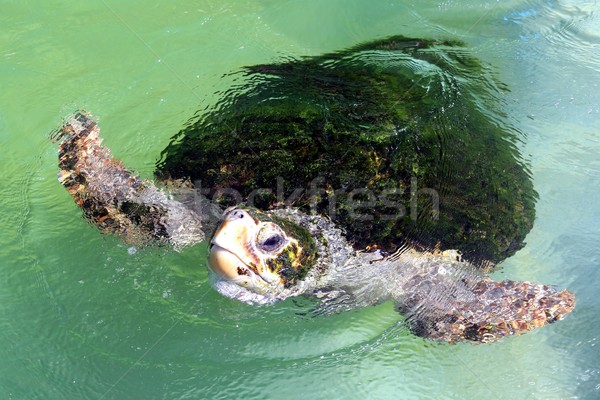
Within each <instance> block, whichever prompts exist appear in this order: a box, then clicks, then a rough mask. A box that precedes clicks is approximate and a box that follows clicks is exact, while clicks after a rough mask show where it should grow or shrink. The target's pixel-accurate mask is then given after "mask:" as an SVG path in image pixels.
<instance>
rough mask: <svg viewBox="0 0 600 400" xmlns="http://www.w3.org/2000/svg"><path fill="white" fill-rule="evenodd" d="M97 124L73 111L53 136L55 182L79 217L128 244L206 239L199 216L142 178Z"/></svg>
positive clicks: (182, 243)
mask: <svg viewBox="0 0 600 400" xmlns="http://www.w3.org/2000/svg"><path fill="white" fill-rule="evenodd" d="M99 133H100V128H99V127H98V125H97V124H96V122H94V121H93V120H92V119H91V118H90V115H89V114H87V113H83V112H80V113H77V114H76V115H75V116H73V117H72V118H70V119H68V120H67V121H66V123H65V124H64V125H63V127H62V128H61V129H60V130H59V131H58V132H56V133H55V134H53V135H52V136H51V139H53V140H54V141H55V142H59V141H60V145H59V147H58V157H59V159H58V165H59V167H60V175H59V181H60V183H62V185H63V186H64V187H65V188H66V189H67V191H68V192H69V194H71V196H73V199H74V200H75V203H77V205H79V206H80V207H81V208H82V210H83V215H84V216H85V218H86V219H88V220H89V221H90V222H91V223H92V224H94V225H96V226H97V227H98V228H99V229H100V230H101V231H102V232H105V233H110V234H114V235H118V236H121V237H122V238H123V240H124V241H125V242H126V243H130V244H135V245H143V244H170V245H172V246H174V247H175V248H176V249H179V248H181V247H183V246H186V245H190V244H195V243H198V242H200V241H202V240H204V238H205V233H204V231H203V227H202V220H201V218H200V216H199V215H198V214H197V213H195V212H194V211H192V210H190V209H189V208H187V207H186V206H184V205H183V204H182V203H180V202H178V201H176V200H173V199H171V198H170V197H169V196H168V195H167V194H166V193H164V192H163V191H161V190H159V189H158V188H157V187H156V186H154V184H153V183H152V182H150V181H147V180H142V179H140V178H139V177H138V176H136V175H134V174H132V173H131V172H130V171H128V170H127V169H126V168H125V167H124V166H123V164H122V163H121V162H120V161H117V160H115V159H114V158H113V157H112V155H111V154H110V150H109V149H108V148H107V147H105V146H103V145H102V139H101V138H100V137H99V136H98V134H99Z"/></svg>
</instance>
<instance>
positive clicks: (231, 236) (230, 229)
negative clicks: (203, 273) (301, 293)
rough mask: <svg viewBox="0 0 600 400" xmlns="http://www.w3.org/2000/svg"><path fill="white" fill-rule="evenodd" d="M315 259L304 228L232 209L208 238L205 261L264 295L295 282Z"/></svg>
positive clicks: (315, 255)
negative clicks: (209, 243)
mask: <svg viewBox="0 0 600 400" xmlns="http://www.w3.org/2000/svg"><path fill="white" fill-rule="evenodd" d="M316 260H317V247H316V244H315V241H314V239H313V238H312V236H311V234H310V232H309V231H308V230H307V229H305V228H303V227H301V226H300V225H298V224H296V223H294V222H292V221H290V220H288V219H285V218H281V217H278V216H275V215H272V214H269V213H266V212H262V211H258V210H256V209H250V208H247V209H243V208H234V209H230V210H228V211H227V212H226V213H225V214H224V215H223V221H222V222H221V225H220V226H219V227H218V228H217V230H216V232H215V234H214V236H213V238H212V240H211V245H210V255H209V260H208V264H209V267H210V269H211V270H212V271H214V272H215V273H217V274H218V275H220V276H221V277H222V278H223V279H226V280H229V281H232V282H234V283H236V284H238V285H240V286H243V287H246V288H248V289H250V290H252V291H254V292H257V293H261V294H267V293H278V292H280V291H281V290H283V289H285V288H289V287H292V286H294V285H295V284H296V283H297V282H298V281H300V280H302V279H303V278H304V277H305V276H306V274H307V273H308V271H309V270H310V269H311V268H312V267H313V266H314V265H315V264H316Z"/></svg>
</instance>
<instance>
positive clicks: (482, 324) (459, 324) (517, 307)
mask: <svg viewBox="0 0 600 400" xmlns="http://www.w3.org/2000/svg"><path fill="white" fill-rule="evenodd" d="M434 264H435V263H434ZM405 289H406V291H405V292H404V293H405V294H404V295H403V296H401V298H399V299H396V304H397V307H398V309H399V311H400V312H402V313H403V314H405V315H406V316H407V321H408V324H409V326H410V328H411V330H412V331H413V332H414V333H415V334H417V335H419V336H423V337H426V338H429V339H434V340H439V341H446V342H451V343H455V342H459V341H473V342H482V343H486V342H494V341H497V340H499V339H500V338H502V337H504V336H509V335H517V334H521V333H525V332H528V331H530V330H532V329H534V328H539V327H542V326H544V325H546V324H549V323H552V322H555V321H559V320H561V319H563V318H564V317H565V316H566V315H567V314H569V313H570V312H571V311H572V310H573V308H574V307H575V296H574V295H573V293H571V292H569V291H567V290H562V291H559V290H557V289H555V288H552V287H550V286H548V285H542V284H535V283H530V282H515V281H502V282H496V281H493V280H492V279H490V278H487V277H482V276H480V275H478V274H477V273H476V272H466V271H464V270H463V271H461V269H460V268H458V269H453V268H452V267H451V268H448V265H446V266H442V267H441V268H437V266H434V267H433V268H432V270H431V271H429V272H427V273H421V274H416V275H415V276H413V277H412V279H410V280H409V281H408V282H407V283H406V284H405Z"/></svg>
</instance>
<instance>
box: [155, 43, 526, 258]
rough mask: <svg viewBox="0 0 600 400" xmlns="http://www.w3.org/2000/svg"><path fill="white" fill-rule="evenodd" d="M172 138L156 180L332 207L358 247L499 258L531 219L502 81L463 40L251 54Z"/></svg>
mask: <svg viewBox="0 0 600 400" xmlns="http://www.w3.org/2000/svg"><path fill="white" fill-rule="evenodd" d="M239 74H241V76H242V78H243V79H241V80H242V82H243V83H242V84H239V85H237V86H235V87H234V88H232V90H230V91H228V92H227V94H226V95H225V96H224V97H223V99H222V101H220V102H219V103H218V105H217V106H215V107H214V108H213V109H211V110H209V111H207V112H205V113H204V114H203V115H201V116H200V117H199V118H197V119H195V120H192V121H190V123H189V124H188V125H187V127H186V128H185V129H183V130H182V131H180V132H179V133H178V134H177V135H175V137H174V138H173V140H172V141H171V143H170V144H169V145H168V147H167V148H166V149H165V150H164V152H163V154H162V158H161V160H160V161H159V162H158V164H157V177H158V178H160V179H182V178H183V179H190V180H191V181H192V182H194V184H195V185H196V187H202V188H204V189H206V190H207V193H208V195H209V197H212V198H214V199H215V200H217V201H219V202H221V203H222V204H223V205H231V203H237V202H239V201H240V200H243V201H245V202H247V203H250V205H252V206H255V207H258V208H260V209H269V208H273V207H280V206H296V207H300V208H303V209H304V210H305V211H310V212H316V213H320V214H327V215H329V216H330V217H331V219H332V220H333V221H335V222H336V223H337V224H338V226H340V227H341V228H343V229H344V230H345V232H346V236H347V238H349V239H350V240H351V241H352V242H353V243H354V245H355V247H356V248H369V247H378V248H381V249H383V250H387V251H392V250H393V249H395V248H398V247H400V246H403V245H406V244H410V245H412V246H418V247H422V248H427V249H433V248H439V249H441V250H444V249H459V250H460V251H461V252H462V253H463V256H464V257H466V258H467V259H470V260H471V261H473V262H476V263H477V262H482V265H483V262H493V263H497V262H499V261H501V260H502V259H504V258H506V257H508V256H510V255H512V254H513V253H514V252H516V251H517V250H518V249H520V248H521V247H522V246H523V244H524V242H523V240H524V238H525V235H526V234H527V233H528V232H529V230H530V229H531V227H532V224H533V220H534V217H535V210H534V206H535V201H536V198H537V194H536V192H535V191H534V188H533V184H532V181H531V177H530V174H529V172H528V170H527V166H526V164H525V163H524V161H523V158H522V157H521V155H520V154H519V151H518V150H517V147H516V145H515V144H516V143H518V141H519V140H521V139H522V133H521V132H519V131H518V130H516V129H514V128H512V127H510V125H508V124H507V122H506V120H507V118H506V117H504V116H502V114H501V113H500V112H498V111H497V105H498V103H499V102H500V101H501V99H502V96H503V93H504V92H503V90H504V89H500V88H501V87H502V86H501V85H499V84H498V83H497V82H496V80H495V79H494V78H493V77H492V73H491V72H490V69H489V68H485V67H483V66H482V65H481V64H480V63H479V62H478V61H477V60H475V59H474V58H473V57H471V56H470V55H469V54H468V52H467V51H466V49H465V47H464V46H463V45H462V44H461V43H459V42H455V41H434V40H423V39H414V38H406V37H392V38H388V39H384V40H380V41H376V42H371V43H366V44H362V45H359V46H356V47H353V48H351V49H348V50H344V51H340V52H336V53H331V54H325V55H322V56H317V57H308V58H304V59H300V60H292V61H285V62H281V63H274V64H268V65H256V66H252V67H247V68H244V69H243V71H241V72H240V73H239Z"/></svg>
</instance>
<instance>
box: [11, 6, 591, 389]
mask: <svg viewBox="0 0 600 400" xmlns="http://www.w3.org/2000/svg"><path fill="white" fill-rule="evenodd" d="M0 10H1V11H2V12H0V26H1V27H2V28H0V82H1V87H2V95H1V96H0V151H1V153H0V154H1V156H0V157H1V160H2V171H3V173H2V174H1V175H0V207H1V209H0V211H1V212H0V230H1V232H2V234H1V235H0V245H1V246H0V249H1V250H0V252H1V257H0V259H1V260H2V262H1V264H0V277H1V278H0V279H1V280H0V343H2V346H1V350H0V396H1V397H2V398H14V399H38V398H39V399H42V398H43V399H81V398H90V399H138V398H148V399H155V398H157V399H160V398H165V399H183V398H192V399H196V398H215V399H217V398H222V399H232V398H248V399H254V398H255V399H264V398H290V399H294V398H298V399H299V398H331V399H338V398H339V399H341V398H344V399H350V398H356V399H363V398H378V399H388V398H422V399H430V398H443V399H480V398H491V399H505V398H507V399H510V398H528V399H594V398H598V397H600V351H599V349H598V347H599V346H597V343H598V341H599V339H598V337H599V332H598V329H599V327H600V300H598V296H597V289H596V287H597V285H598V282H600V272H599V268H598V267H599V265H600V251H599V250H598V249H599V248H600V243H599V242H600V228H599V226H600V224H599V222H600V205H599V204H598V202H597V200H596V199H597V198H598V195H599V194H600V161H599V159H598V154H600V90H599V89H600V88H599V87H598V86H599V85H600V17H599V12H600V3H599V2H597V1H575V0H572V1H532V0H529V1H502V2H499V1H483V2H481V1H480V2H470V1H443V2H442V1H422V2H418V4H415V2H402V1H371V2H366V1H358V0H356V1H343V0H331V1H327V2H324V1H317V0H311V1H309V0H302V1H267V0H263V1H241V0H236V1H229V2H221V1H180V2H176V3H172V2H154V3H151V4H150V3H147V2H142V1H139V0H136V1H130V2H127V3H126V4H125V3H120V2H116V1H108V0H106V1H100V2H95V3H94V4H91V3H90V4H84V3H79V2H75V1H72V0H70V1H65V2H55V1H52V2H11V1H2V2H0ZM395 34H404V35H408V36H423V37H431V38H450V39H459V40H462V41H464V42H465V43H466V44H467V46H468V47H469V48H470V49H471V51H472V52H473V54H474V55H475V56H476V57H478V58H479V59H480V60H482V62H484V63H485V64H487V65H490V66H492V67H493V68H494V69H495V70H496V74H497V76H498V78H499V79H500V80H501V81H502V82H504V83H505V84H506V85H507V87H508V88H509V89H510V93H509V95H508V96H507V101H506V104H503V107H504V109H505V111H506V113H507V115H508V117H507V118H509V119H510V121H511V122H512V123H513V124H514V126H515V127H516V128H517V129H519V130H521V131H523V132H525V133H526V137H525V139H524V140H523V141H522V142H521V143H519V144H518V146H519V148H520V149H521V151H522V152H523V154H524V155H526V157H527V158H528V159H529V161H530V166H531V171H532V174H533V178H534V184H535V188H536V190H537V191H538V192H539V194H540V200H539V201H538V204H537V218H536V222H535V226H534V228H533V230H532V231H531V233H530V234H529V235H528V237H527V246H526V247H525V248H524V249H522V250H521V251H519V252H518V253H517V254H516V255H515V256H513V257H511V258H510V259H508V260H506V261H505V262H504V263H503V266H504V268H503V270H502V272H500V273H498V274H497V278H498V279H503V278H510V279H524V280H534V281H540V282H544V283H551V284H556V285H558V286H561V287H566V288H569V289H570V290H572V291H573V292H574V293H575V294H576V296H577V300H578V305H577V308H576V309H575V311H574V312H573V314H572V315H570V316H569V317H568V318H567V319H566V320H565V321H563V322H560V323H558V324H554V325H552V326H549V327H546V328H544V329H541V330H539V331H537V332H533V333H531V334H529V335H525V336H522V337H517V338H508V339H507V340H505V341H504V342H502V343H500V344H495V345H490V346H472V345H456V346H448V345H440V344H435V343H431V342H427V341H424V340H422V339H419V338H416V337H414V336H413V335H411V334H410V333H409V332H408V331H407V330H406V329H405V328H404V327H403V325H402V324H401V317H400V316H399V315H397V314H396V313H395V311H394V310H393V307H392V305H391V304H383V305H380V306H377V307H372V308H367V309H360V310H356V311H353V312H348V313H344V314H340V315H336V316H332V317H318V318H310V317H302V316H299V315H298V310H299V309H302V307H303V306H304V305H303V304H301V303H302V301H299V302H298V301H292V300H290V301H286V302H284V303H282V304H279V305H276V306H272V307H261V308H256V307H251V306H248V305H245V304H241V303H237V302H235V301H233V300H229V299H226V298H223V297H221V296H219V295H218V294H217V293H216V292H214V291H213V290H212V289H211V288H210V285H209V284H208V282H207V273H206V270H205V268H204V259H205V256H206V246H197V247H194V248H190V249H187V250H186V251H184V252H182V253H175V252H171V251H167V250H165V249H139V250H138V251H134V249H130V248H128V246H127V245H125V244H123V243H122V242H121V241H120V240H119V239H117V238H112V237H106V236H101V235H100V234H99V233H98V231H97V230H96V229H95V228H93V227H91V226H89V225H87V224H86V223H85V222H84V221H83V219H82V218H81V213H80V211H79V210H78V208H77V206H76V205H75V204H73V202H72V200H71V198H70V196H69V195H68V193H67V192H66V191H65V190H64V189H63V188H62V187H61V186H60V185H59V184H58V182H57V180H56V173H57V167H56V149H55V147H54V146H53V145H51V144H50V143H49V141H48V140H47V134H48V133H49V132H50V131H51V130H52V129H53V128H55V127H56V126H57V125H58V124H59V123H60V121H61V118H62V117H63V116H64V115H66V114H68V113H70V112H72V111H73V110H75V109H81V108H84V109H87V110H90V111H92V112H93V113H94V114H96V115H99V116H100V118H101V119H100V123H101V126H102V129H103V135H104V137H105V143H106V144H107V145H108V146H110V147H111V148H113V152H114V154H115V155H117V156H118V157H120V158H122V159H123V160H124V161H125V163H127V164H129V165H132V166H134V167H135V168H136V169H137V171H138V172H139V173H140V174H142V175H143V176H147V177H151V176H152V173H153V171H154V164H155V162H156V160H157V159H158V157H159V154H160V151H161V150H162V149H163V148H164V147H165V146H166V144H167V143H168V141H169V139H170V137H171V136H172V135H173V134H174V133H176V132H177V131H178V130H179V129H180V128H181V127H182V126H183V124H184V123H185V122H186V121H187V120H188V119H189V118H190V117H191V116H193V115H194V113H196V112H197V111H198V110H203V109H206V108H207V107H210V106H211V105H213V104H214V103H215V102H216V101H217V100H218V98H219V96H220V95H219V93H220V92H222V91H225V90H227V88H228V87H229V86H230V85H231V83H232V82H231V81H230V80H229V79H230V78H228V77H223V75H224V74H226V73H229V72H231V71H236V70H238V69H239V68H240V67H242V66H245V65H252V64H264V63H269V62H273V61H276V60H278V59H281V58H282V57H301V56H305V55H317V54H321V53H324V52H330V51H335V50H339V49H343V48H347V47H350V46H352V45H355V44H357V43H360V42H365V41H370V40H374V39H378V38H382V37H386V36H390V35H395ZM299 303H300V304H299Z"/></svg>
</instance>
